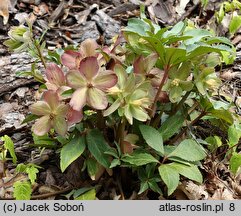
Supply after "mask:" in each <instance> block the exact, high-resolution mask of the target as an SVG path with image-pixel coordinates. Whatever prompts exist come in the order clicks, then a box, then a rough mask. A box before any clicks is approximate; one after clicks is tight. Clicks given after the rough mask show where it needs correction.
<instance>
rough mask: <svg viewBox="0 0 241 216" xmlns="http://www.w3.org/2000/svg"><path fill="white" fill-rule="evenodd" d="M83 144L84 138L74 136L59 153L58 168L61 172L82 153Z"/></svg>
mask: <svg viewBox="0 0 241 216" xmlns="http://www.w3.org/2000/svg"><path fill="white" fill-rule="evenodd" d="M85 142H86V141H85V137H83V136H80V135H75V137H74V138H73V139H72V140H71V141H70V142H69V143H68V144H66V145H64V147H63V148H62V149H61V152H60V168H61V171H62V172H64V171H65V169H66V168H67V167H68V166H69V165H70V164H71V163H72V162H73V161H75V160H76V159H77V158H78V157H79V156H80V155H81V154H82V153H83V152H84V150H85V145H86V144H85Z"/></svg>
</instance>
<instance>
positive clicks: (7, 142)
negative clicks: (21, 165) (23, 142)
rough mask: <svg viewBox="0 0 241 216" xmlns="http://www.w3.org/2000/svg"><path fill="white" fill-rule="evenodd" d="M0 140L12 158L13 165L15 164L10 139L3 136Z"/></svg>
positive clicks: (15, 157) (15, 160)
mask: <svg viewBox="0 0 241 216" xmlns="http://www.w3.org/2000/svg"><path fill="white" fill-rule="evenodd" d="M1 140H2V141H3V142H4V146H5V148H6V149H7V150H8V151H9V153H10V155H11V157H12V160H13V163H14V164H16V163H17V156H16V154H15V151H14V144H13V141H12V139H11V138H10V137H9V136H7V135H4V136H3V137H1Z"/></svg>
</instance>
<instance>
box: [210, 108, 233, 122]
mask: <svg viewBox="0 0 241 216" xmlns="http://www.w3.org/2000/svg"><path fill="white" fill-rule="evenodd" d="M209 115H210V116H212V117H215V118H217V119H222V120H224V121H226V122H227V123H228V124H230V125H231V124H233V116H232V114H231V112H230V111H229V110H224V109H219V110H215V109H213V110H211V111H210V114H209Z"/></svg>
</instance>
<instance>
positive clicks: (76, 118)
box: [67, 107, 83, 125]
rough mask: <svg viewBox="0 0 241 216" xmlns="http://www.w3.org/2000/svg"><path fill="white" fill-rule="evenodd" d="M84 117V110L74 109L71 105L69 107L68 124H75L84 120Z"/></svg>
mask: <svg viewBox="0 0 241 216" xmlns="http://www.w3.org/2000/svg"><path fill="white" fill-rule="evenodd" d="M82 118H83V112H82V110H81V111H76V110H74V109H72V108H71V107H70V108H69V111H68V114H67V121H68V125H73V124H75V123H78V122H80V121H81V120H82Z"/></svg>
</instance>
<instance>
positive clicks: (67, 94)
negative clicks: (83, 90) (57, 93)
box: [61, 89, 74, 97]
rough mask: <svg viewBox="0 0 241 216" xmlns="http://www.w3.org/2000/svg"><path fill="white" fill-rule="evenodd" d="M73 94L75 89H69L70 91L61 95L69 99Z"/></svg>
mask: <svg viewBox="0 0 241 216" xmlns="http://www.w3.org/2000/svg"><path fill="white" fill-rule="evenodd" d="M73 93H74V89H68V90H66V91H64V92H63V93H62V94H61V96H62V97H69V96H71V95H72V94H73Z"/></svg>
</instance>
